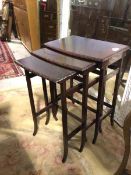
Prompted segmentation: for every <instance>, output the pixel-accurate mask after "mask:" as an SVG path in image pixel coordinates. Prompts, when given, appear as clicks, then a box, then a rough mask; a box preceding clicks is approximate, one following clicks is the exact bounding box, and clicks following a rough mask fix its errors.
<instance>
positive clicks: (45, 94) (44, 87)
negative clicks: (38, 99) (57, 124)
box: [42, 78, 50, 125]
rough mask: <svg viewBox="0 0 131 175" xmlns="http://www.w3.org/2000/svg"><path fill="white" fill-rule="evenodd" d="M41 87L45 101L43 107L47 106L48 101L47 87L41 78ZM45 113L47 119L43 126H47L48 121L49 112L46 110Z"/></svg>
mask: <svg viewBox="0 0 131 175" xmlns="http://www.w3.org/2000/svg"><path fill="white" fill-rule="evenodd" d="M42 85H43V93H44V100H45V106H48V104H49V101H48V93H47V86H46V80H45V79H44V78H42ZM46 113H47V118H46V122H45V124H46V125H47V124H48V123H49V121H50V110H49V109H48V110H47V111H46Z"/></svg>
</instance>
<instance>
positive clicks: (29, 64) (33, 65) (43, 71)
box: [16, 49, 96, 162]
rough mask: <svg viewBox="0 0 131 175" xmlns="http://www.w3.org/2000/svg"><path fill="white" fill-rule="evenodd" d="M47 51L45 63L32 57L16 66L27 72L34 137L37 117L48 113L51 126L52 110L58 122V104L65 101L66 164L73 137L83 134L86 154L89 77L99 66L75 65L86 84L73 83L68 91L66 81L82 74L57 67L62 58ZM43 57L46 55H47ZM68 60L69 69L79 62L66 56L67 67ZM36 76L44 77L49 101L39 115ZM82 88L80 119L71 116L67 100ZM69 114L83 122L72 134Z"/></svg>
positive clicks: (45, 97)
mask: <svg viewBox="0 0 131 175" xmlns="http://www.w3.org/2000/svg"><path fill="white" fill-rule="evenodd" d="M43 50H44V51H46V54H44V59H43V57H42V58H41V59H38V58H37V57H34V56H30V57H27V58H24V59H21V60H18V61H16V63H17V64H18V65H20V66H21V67H23V68H24V69H25V75H26V81H27V87H28V93H29V99H30V105H31V111H32V116H33V121H34V132H33V135H36V134H37V131H38V122H37V117H38V116H39V115H41V114H42V113H44V112H46V113H47V119H46V123H45V124H48V123H49V120H50V111H49V108H52V113H53V117H54V119H55V120H57V117H56V114H57V111H58V107H59V105H58V100H60V99H61V109H62V126H63V146H64V154H63V159H62V161H63V162H65V161H66V158H67V155H68V141H69V140H70V139H71V138H72V137H73V136H75V135H76V134H77V133H78V132H79V131H82V138H81V146H80V151H82V150H83V148H84V145H85V142H86V139H85V138H86V127H87V125H86V120H87V94H88V76H89V71H90V70H94V69H95V68H96V67H95V63H92V62H91V63H90V62H84V61H79V60H77V63H78V64H79V65H76V64H75V63H74V64H75V66H74V67H75V69H78V70H79V71H80V70H81V73H82V75H83V84H82V83H79V84H77V85H74V84H73V83H72V85H71V87H70V88H69V89H66V80H71V81H72V80H73V78H74V77H77V76H78V74H79V71H77V72H76V71H73V70H70V69H66V68H63V67H61V66H57V65H54V64H56V63H55V62H53V58H54V60H55V61H56V60H57V62H58V63H59V64H60V62H59V61H60V57H61V56H62V55H60V54H57V53H56V54H55V53H53V52H52V51H48V50H47V49H43ZM47 51H48V53H47ZM38 53H39V52H38ZM41 54H43V52H42V53H41ZM50 54H51V55H50ZM57 56H58V57H57ZM57 58H58V59H57ZM64 58H67V60H68V61H69V67H70V68H71V59H72V64H73V62H74V60H75V59H74V58H70V57H66V56H63V63H64ZM48 59H49V60H51V59H52V60H51V61H49V62H52V63H54V64H51V63H49V62H47V61H48ZM44 60H47V61H44ZM68 61H67V62H68ZM58 63H57V64H58ZM64 65H65V63H64ZM66 65H68V63H66ZM34 76H40V77H42V85H43V92H44V99H45V107H44V108H43V109H41V110H40V111H38V112H37V111H36V108H35V103H34V98H33V90H32V85H31V80H30V79H31V78H33V77H34ZM45 79H48V80H49V83H50V96H51V101H50V102H49V100H48V92H47V87H46V81H45ZM56 83H59V84H60V89H61V94H59V95H58V94H57V89H56ZM82 88H83V92H82V93H83V95H82V116H81V118H80V117H79V116H76V115H75V114H72V113H71V112H68V110H67V102H66V98H67V97H68V98H69V97H72V94H73V93H74V92H78V91H79V90H80V89H82ZM67 113H68V114H69V115H70V116H72V117H73V118H74V119H76V120H77V121H78V122H80V125H79V126H78V127H76V128H75V129H74V130H73V131H72V132H70V133H68V120H67V119H68V118H67Z"/></svg>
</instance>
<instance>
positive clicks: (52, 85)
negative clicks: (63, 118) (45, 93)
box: [50, 81, 58, 120]
mask: <svg viewBox="0 0 131 175" xmlns="http://www.w3.org/2000/svg"><path fill="white" fill-rule="evenodd" d="M50 94H51V102H52V103H53V107H52V113H53V117H54V119H55V120H58V119H57V117H56V115H57V111H58V106H57V104H56V102H54V101H55V99H56V97H57V90H56V83H54V82H51V81H50Z"/></svg>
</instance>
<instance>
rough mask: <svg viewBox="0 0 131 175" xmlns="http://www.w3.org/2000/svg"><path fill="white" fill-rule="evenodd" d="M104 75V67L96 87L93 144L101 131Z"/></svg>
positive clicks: (105, 72) (105, 68) (105, 70)
mask: <svg viewBox="0 0 131 175" xmlns="http://www.w3.org/2000/svg"><path fill="white" fill-rule="evenodd" d="M106 74H107V67H104V68H102V69H101V70H100V78H99V87H98V99H97V113H96V123H95V133H94V138H93V144H95V143H96V140H97V136H98V133H99V130H101V129H100V118H101V117H102V115H103V104H104V95H105V85H106Z"/></svg>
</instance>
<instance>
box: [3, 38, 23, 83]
mask: <svg viewBox="0 0 131 175" xmlns="http://www.w3.org/2000/svg"><path fill="white" fill-rule="evenodd" d="M21 75H22V71H21V69H20V68H19V67H18V66H17V65H16V64H15V63H14V56H13V54H12V52H11V50H10V48H9V47H8V45H7V43H6V42H2V41H0V80H1V79H4V78H11V77H17V76H21Z"/></svg>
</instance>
